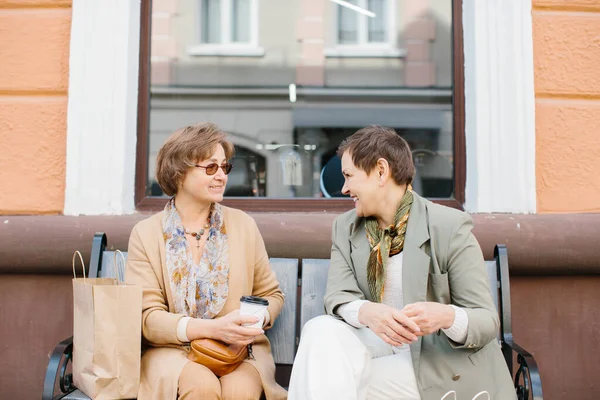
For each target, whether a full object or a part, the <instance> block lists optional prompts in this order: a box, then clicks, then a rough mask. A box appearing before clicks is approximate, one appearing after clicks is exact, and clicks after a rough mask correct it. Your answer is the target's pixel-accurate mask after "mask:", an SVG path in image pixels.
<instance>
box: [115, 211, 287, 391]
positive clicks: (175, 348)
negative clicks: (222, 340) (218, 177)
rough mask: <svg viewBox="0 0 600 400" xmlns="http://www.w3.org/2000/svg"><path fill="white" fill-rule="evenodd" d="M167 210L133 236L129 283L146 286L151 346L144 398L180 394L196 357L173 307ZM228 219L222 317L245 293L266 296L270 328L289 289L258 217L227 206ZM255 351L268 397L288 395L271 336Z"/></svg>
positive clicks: (145, 330) (146, 331) (145, 321)
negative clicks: (182, 377) (274, 266)
mask: <svg viewBox="0 0 600 400" xmlns="http://www.w3.org/2000/svg"><path fill="white" fill-rule="evenodd" d="M163 215H164V211H163V212H160V213H158V214H156V215H153V216H152V217H150V218H148V219H146V220H143V221H141V222H139V223H138V224H136V226H135V227H134V228H133V231H132V232H131V237H130V239H129V249H128V252H129V253H128V256H127V282H128V283H130V284H136V285H140V286H142V287H143V288H144V295H143V300H142V335H143V337H144V343H145V345H147V348H146V350H145V351H144V352H143V354H142V371H141V382H140V390H139V394H138V398H139V399H141V400H145V399H157V400H158V399H161V400H163V399H176V398H177V385H178V380H179V374H180V373H181V370H182V369H183V367H184V366H185V365H186V364H187V363H188V362H191V361H189V360H188V359H187V350H188V348H189V347H188V346H186V344H184V343H182V342H180V341H179V340H178V339H177V324H178V322H179V320H180V319H181V318H183V317H184V315H181V314H176V313H175V310H174V309H173V301H172V295H171V288H170V282H169V277H168V272H167V271H168V269H167V268H166V265H165V241H164V238H163V231H162V217H163ZM223 220H224V223H225V227H226V229H227V235H228V237H227V241H228V244H229V295H228V298H227V301H226V303H225V306H224V307H223V310H221V312H220V313H219V315H218V316H222V315H225V314H227V313H229V312H231V311H233V310H236V309H238V308H239V306H240V301H239V300H240V297H241V296H245V295H255V296H261V297H264V298H266V299H267V300H269V307H268V310H269V314H270V316H271V320H270V322H269V325H268V326H267V327H265V329H268V328H270V327H271V324H272V323H273V322H274V321H275V318H277V316H278V315H279V313H280V312H281V309H282V307H283V293H282V292H281V290H280V289H279V282H278V281H277V279H276V277H275V274H274V273H273V271H272V270H271V268H270V265H269V258H268V255H267V252H266V249H265V245H264V242H263V239H262V236H261V235H260V232H259V231H258V227H257V226H256V223H255V222H254V220H253V219H252V218H251V217H250V216H248V215H247V214H246V213H244V212H242V211H240V210H236V209H232V208H228V207H223ZM253 353H254V356H255V358H256V361H253V360H246V361H244V362H247V363H251V364H252V365H254V366H255V367H256V369H257V370H258V371H259V373H260V376H261V379H262V384H263V388H264V391H265V396H266V398H267V400H271V399H275V400H276V399H285V398H286V397H287V394H286V392H285V390H284V389H283V388H282V387H281V386H279V385H278V384H277V383H276V382H275V363H274V361H273V357H272V355H271V347H270V343H269V340H268V339H267V337H266V336H265V335H261V336H260V337H259V338H257V340H256V341H255V343H254V346H253Z"/></svg>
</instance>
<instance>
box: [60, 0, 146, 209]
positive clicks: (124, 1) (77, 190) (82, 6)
mask: <svg viewBox="0 0 600 400" xmlns="http://www.w3.org/2000/svg"><path fill="white" fill-rule="evenodd" d="M72 18H73V19H72V26H71V48H70V58H69V104H68V116H67V167H66V191H65V207H64V213H65V214H66V215H80V214H87V215H98V214H127V213H132V212H134V211H135V207H134V190H135V182H134V181H135V154H136V148H135V147H136V124H137V96H138V71H139V68H138V64H139V61H138V60H139V54H140V0H73V17H72Z"/></svg>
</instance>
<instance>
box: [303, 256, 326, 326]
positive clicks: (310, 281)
mask: <svg viewBox="0 0 600 400" xmlns="http://www.w3.org/2000/svg"><path fill="white" fill-rule="evenodd" d="M328 271H329V260H322V259H304V260H302V297H301V300H302V302H301V304H302V308H301V309H300V329H302V328H304V324H306V323H307V322H308V321H309V320H310V319H312V318H314V317H318V316H319V315H323V314H325V306H324V301H323V297H324V296H325V287H326V286H327V273H328Z"/></svg>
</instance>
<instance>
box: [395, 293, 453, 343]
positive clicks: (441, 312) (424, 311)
mask: <svg viewBox="0 0 600 400" xmlns="http://www.w3.org/2000/svg"><path fill="white" fill-rule="evenodd" d="M402 311H403V312H404V314H406V315H407V316H408V317H409V318H410V319H411V321H413V322H415V323H416V324H417V325H418V326H419V328H421V332H420V333H419V336H424V335H429V334H430V333H434V332H437V331H438V330H440V329H448V328H450V327H451V326H452V324H453V323H454V309H453V308H452V307H450V306H449V305H446V304H442V303H436V302H433V301H426V302H419V303H412V304H408V305H407V306H405V307H404V308H403V309H402Z"/></svg>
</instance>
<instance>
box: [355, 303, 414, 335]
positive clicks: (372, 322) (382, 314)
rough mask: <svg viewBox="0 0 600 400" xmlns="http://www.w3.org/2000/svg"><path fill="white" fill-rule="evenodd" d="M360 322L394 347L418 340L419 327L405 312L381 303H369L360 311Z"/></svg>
mask: <svg viewBox="0 0 600 400" xmlns="http://www.w3.org/2000/svg"><path fill="white" fill-rule="evenodd" d="M358 321H359V322H360V323H361V324H363V325H366V326H368V327H369V328H370V329H371V330H372V331H373V332H375V334H377V336H379V337H380V338H381V339H383V341H384V342H386V343H387V344H391V345H392V346H402V344H404V343H407V344H410V343H412V342H414V341H415V340H417V336H416V334H418V333H419V327H418V326H417V324H416V323H415V322H414V321H411V319H410V318H408V316H406V315H405V314H404V312H403V311H401V310H398V309H396V308H393V307H390V306H388V305H385V304H381V303H372V302H367V303H365V304H363V305H362V306H361V307H360V310H359V311H358Z"/></svg>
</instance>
